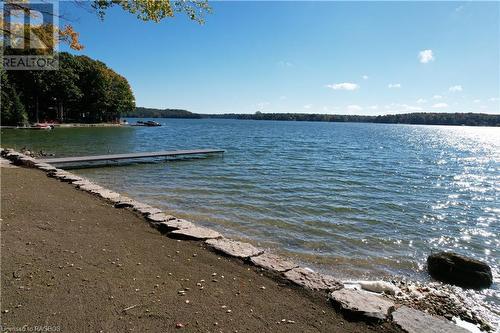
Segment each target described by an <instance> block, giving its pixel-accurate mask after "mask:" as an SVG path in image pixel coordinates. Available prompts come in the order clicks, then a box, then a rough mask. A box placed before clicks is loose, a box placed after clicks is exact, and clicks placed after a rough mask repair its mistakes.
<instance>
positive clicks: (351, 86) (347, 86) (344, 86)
mask: <svg viewBox="0 0 500 333" xmlns="http://www.w3.org/2000/svg"><path fill="white" fill-rule="evenodd" d="M326 87H327V88H330V89H333V90H356V89H359V85H357V84H356V83H350V82H344V83H334V84H327V85H326Z"/></svg>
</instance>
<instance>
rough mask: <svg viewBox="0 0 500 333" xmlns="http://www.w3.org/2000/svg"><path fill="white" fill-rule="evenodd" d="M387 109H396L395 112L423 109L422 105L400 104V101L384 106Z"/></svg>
mask: <svg viewBox="0 0 500 333" xmlns="http://www.w3.org/2000/svg"><path fill="white" fill-rule="evenodd" d="M384 108H385V109H386V110H390V111H395V112H415V111H422V108H421V107H420V106H414V105H408V104H399V103H391V104H389V105H386V106H384Z"/></svg>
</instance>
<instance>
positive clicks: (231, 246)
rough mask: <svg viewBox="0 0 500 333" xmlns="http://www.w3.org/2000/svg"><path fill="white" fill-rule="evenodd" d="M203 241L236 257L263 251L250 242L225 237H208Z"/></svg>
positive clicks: (253, 254) (257, 253)
mask: <svg viewBox="0 0 500 333" xmlns="http://www.w3.org/2000/svg"><path fill="white" fill-rule="evenodd" d="M205 243H206V244H208V245H210V246H211V247H213V248H214V249H216V250H218V251H221V252H222V253H225V254H227V255H230V256H232V257H237V258H243V259H244V258H249V257H253V256H257V255H259V254H262V253H264V250H262V249H259V248H256V247H255V246H253V245H252V244H249V243H244V242H239V241H235V240H232V239H227V238H222V239H209V240H207V241H206V242H205Z"/></svg>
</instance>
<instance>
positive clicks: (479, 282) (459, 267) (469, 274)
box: [427, 252, 493, 288]
mask: <svg viewBox="0 0 500 333" xmlns="http://www.w3.org/2000/svg"><path fill="white" fill-rule="evenodd" d="M427 270H428V271H429V274H430V275H431V276H432V277H433V278H434V279H436V280H439V281H442V282H445V283H450V284H454V285H457V286H460V287H464V288H488V287H489V286H491V284H492V283H493V276H492V274H491V268H490V267H489V266H488V265H487V264H486V263H484V262H482V261H479V260H476V259H472V258H468V257H465V256H462V255H459V254H456V253H453V252H438V253H433V254H431V255H430V256H429V257H427Z"/></svg>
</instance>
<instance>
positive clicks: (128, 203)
mask: <svg viewBox="0 0 500 333" xmlns="http://www.w3.org/2000/svg"><path fill="white" fill-rule="evenodd" d="M111 201H112V202H114V204H115V208H125V207H133V206H134V200H132V199H130V198H128V197H125V196H120V197H118V198H116V199H112V200H111Z"/></svg>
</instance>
